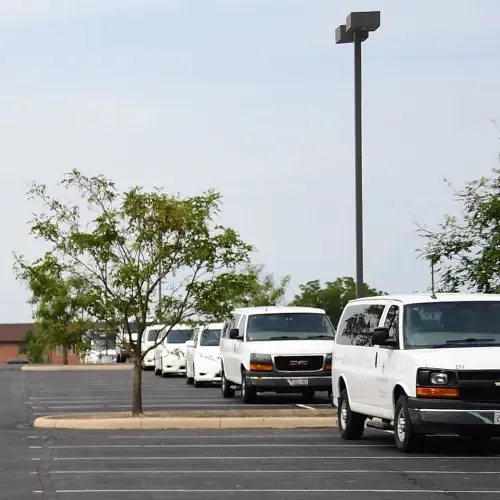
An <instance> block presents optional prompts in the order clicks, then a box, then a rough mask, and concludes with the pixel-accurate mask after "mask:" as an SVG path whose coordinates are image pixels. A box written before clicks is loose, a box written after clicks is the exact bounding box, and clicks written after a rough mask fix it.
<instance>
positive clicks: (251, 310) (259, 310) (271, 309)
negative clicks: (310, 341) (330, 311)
mask: <svg viewBox="0 0 500 500" xmlns="http://www.w3.org/2000/svg"><path fill="white" fill-rule="evenodd" d="M233 313H240V314H243V313H245V314H269V313H272V314H287V313H306V314H307V313H309V314H325V311H324V310H323V309H317V308H316V307H295V306H259V307H239V308H237V309H235V310H234V311H233Z"/></svg>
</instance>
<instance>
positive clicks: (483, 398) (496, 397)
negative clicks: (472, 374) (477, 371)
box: [460, 383, 500, 403]
mask: <svg viewBox="0 0 500 500" xmlns="http://www.w3.org/2000/svg"><path fill="white" fill-rule="evenodd" d="M460 399H461V400H462V401H468V402H471V403H500V387H496V386H495V385H494V384H493V383H492V384H491V385H480V386H478V385H476V386H474V385H469V386H465V387H461V388H460Z"/></svg>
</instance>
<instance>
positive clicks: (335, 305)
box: [290, 277, 386, 327]
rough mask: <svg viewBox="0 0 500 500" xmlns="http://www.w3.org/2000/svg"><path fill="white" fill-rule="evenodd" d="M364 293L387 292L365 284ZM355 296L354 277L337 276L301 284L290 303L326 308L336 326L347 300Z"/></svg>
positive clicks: (371, 294)
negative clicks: (322, 282) (323, 282)
mask: <svg viewBox="0 0 500 500" xmlns="http://www.w3.org/2000/svg"><path fill="white" fill-rule="evenodd" d="M364 295H365V297H372V296H376V295H386V293H385V292H382V291H380V290H377V289H375V288H372V287H370V286H369V285H367V284H365V289H364ZM355 298H356V282H355V281H354V279H353V278H350V277H344V278H337V279H336V280H335V281H327V282H326V283H325V284H324V285H322V284H321V282H320V281H319V280H313V281H308V282H307V283H305V284H303V285H300V286H299V293H298V294H296V295H295V297H294V299H293V301H292V302H291V303H290V305H292V306H303V307H318V308H320V309H324V310H325V311H326V314H327V315H328V317H329V318H330V320H331V322H332V324H333V325H334V326H335V327H336V326H337V324H338V322H339V319H340V315H341V314H342V310H343V309H344V307H345V306H346V304H347V302H349V301H350V300H353V299H355Z"/></svg>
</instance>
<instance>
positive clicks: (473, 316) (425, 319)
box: [404, 301, 500, 349]
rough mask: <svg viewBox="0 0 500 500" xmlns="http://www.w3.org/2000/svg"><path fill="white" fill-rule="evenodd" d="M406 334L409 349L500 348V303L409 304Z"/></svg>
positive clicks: (405, 325) (406, 309) (406, 317)
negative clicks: (497, 346)
mask: <svg viewBox="0 0 500 500" xmlns="http://www.w3.org/2000/svg"><path fill="white" fill-rule="evenodd" d="M404 333H405V347H406V348H407V349H431V348H447V347H448V348H453V347H455V348H457V347H484V346H485V345H488V346H492V345H493V346H494V345H500V301H462V302H428V303H422V304H410V305H407V306H405V314H404Z"/></svg>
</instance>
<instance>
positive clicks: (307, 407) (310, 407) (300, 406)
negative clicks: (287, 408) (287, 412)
mask: <svg viewBox="0 0 500 500" xmlns="http://www.w3.org/2000/svg"><path fill="white" fill-rule="evenodd" d="M295 406H298V407H299V408H305V409H306V410H316V408H313V407H312V406H307V405H301V404H299V403H295Z"/></svg>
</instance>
